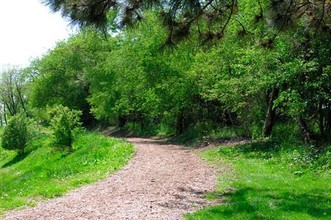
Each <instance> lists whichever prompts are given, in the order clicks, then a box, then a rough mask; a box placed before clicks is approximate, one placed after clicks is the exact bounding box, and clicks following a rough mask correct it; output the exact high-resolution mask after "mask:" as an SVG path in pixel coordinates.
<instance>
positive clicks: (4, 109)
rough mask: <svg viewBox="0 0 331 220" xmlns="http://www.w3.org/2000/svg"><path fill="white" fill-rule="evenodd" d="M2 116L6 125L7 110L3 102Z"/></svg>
mask: <svg viewBox="0 0 331 220" xmlns="http://www.w3.org/2000/svg"><path fill="white" fill-rule="evenodd" d="M3 117H4V119H5V124H6V125H7V111H6V105H5V104H3Z"/></svg>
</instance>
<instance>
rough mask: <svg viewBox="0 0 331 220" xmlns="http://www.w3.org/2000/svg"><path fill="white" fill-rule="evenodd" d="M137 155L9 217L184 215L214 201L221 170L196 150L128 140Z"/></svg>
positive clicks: (106, 217)
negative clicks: (108, 173)
mask: <svg viewBox="0 0 331 220" xmlns="http://www.w3.org/2000/svg"><path fill="white" fill-rule="evenodd" d="M127 140H128V141H129V142H131V143H132V144H134V145H135V146H136V154H135V156H134V157H133V159H132V160H131V161H130V162H129V163H128V164H127V165H126V166H125V167H123V168H122V169H121V170H120V171H119V172H117V173H115V174H113V175H111V176H110V177H108V178H106V179H104V180H102V181H100V182H98V183H95V184H92V185H87V186H84V187H81V188H79V189H77V190H74V191H72V192H70V193H68V194H67V195H65V196H63V197H59V198H56V199H51V200H48V201H45V202H43V203H41V204H39V205H37V206H36V207H33V208H25V209H22V210H17V211H13V212H10V213H7V215H5V216H4V217H5V219H29V220H30V219H158V220H159V219H182V218H183V215H184V214H185V213H188V212H192V211H195V210H197V209H200V208H202V207H204V206H207V205H211V202H210V201H208V200H206V199H205V198H204V195H205V194H206V193H208V192H211V191H213V190H214V188H215V184H216V172H215V171H214V170H213V169H212V168H211V166H209V165H207V164H206V162H204V161H203V160H201V159H200V158H199V157H198V156H197V154H196V152H195V151H194V150H192V149H189V148H185V147H183V146H177V145H171V144H166V143H164V142H161V141H156V140H150V139H141V138H128V139H127Z"/></svg>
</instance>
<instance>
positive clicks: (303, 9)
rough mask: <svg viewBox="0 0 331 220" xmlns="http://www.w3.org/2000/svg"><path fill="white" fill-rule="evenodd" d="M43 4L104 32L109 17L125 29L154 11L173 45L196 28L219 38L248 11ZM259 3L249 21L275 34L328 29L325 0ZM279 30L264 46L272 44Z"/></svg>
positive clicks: (232, 1) (208, 6) (197, 4)
mask: <svg viewBox="0 0 331 220" xmlns="http://www.w3.org/2000/svg"><path fill="white" fill-rule="evenodd" d="M44 3H45V4H46V5H48V6H49V7H50V8H51V9H52V10H53V11H60V12H61V13H62V15H63V16H64V17H69V18H70V19H71V21H72V23H74V24H79V25H80V26H85V25H94V26H96V27H97V28H99V29H103V30H107V26H108V25H109V20H108V18H109V17H112V20H111V22H113V23H114V22H116V21H120V26H123V25H124V26H125V25H128V24H132V23H133V22H134V21H139V20H141V19H142V18H143V17H144V13H143V12H144V10H145V9H151V10H155V11H158V12H159V13H160V16H161V17H162V18H163V20H164V24H165V25H166V26H167V28H168V39H167V43H176V42H177V41H178V40H181V39H183V38H185V37H187V36H188V35H189V34H190V30H192V29H194V27H195V26H196V25H198V26H199V28H198V29H197V32H198V33H199V34H200V35H201V37H202V38H204V40H212V39H221V38H223V36H224V34H225V30H226V28H227V26H228V25H229V23H231V22H232V20H235V18H234V17H235V16H236V15H237V14H242V11H244V12H247V11H245V6H243V4H242V1H240V0H208V1H199V0H185V1H184V0H166V1H159V0H157V1H156V0H153V1H152V0H140V1H139V0H137V1H132V0H126V1H116V0H102V1H94V0H84V1H83V0H72V1H65V0H45V1H44ZM258 4H259V6H260V10H259V11H257V12H256V13H254V14H252V15H251V19H252V20H255V22H256V23H258V22H260V21H263V20H265V21H268V22H269V23H270V22H271V23H272V25H273V26H274V27H276V29H277V30H278V31H283V30H286V29H288V28H295V26H296V24H297V23H298V22H300V20H305V21H306V23H307V26H306V27H307V29H312V30H315V31H316V30H317V31H319V30H322V29H330V25H331V16H330V14H331V13H330V10H331V4H330V2H329V1H327V0H320V1H302V0H284V1H278V0H270V1H267V0H259V1H258ZM248 13H250V12H248ZM109 14H111V15H114V14H115V15H114V16H108V15H109ZM242 28H243V29H242V31H245V28H244V27H242ZM278 31H276V33H275V34H274V36H273V37H271V38H269V39H268V40H267V41H266V44H272V43H273V39H274V37H275V36H276V35H277V33H279V32H278Z"/></svg>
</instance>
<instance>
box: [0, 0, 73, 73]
mask: <svg viewBox="0 0 331 220" xmlns="http://www.w3.org/2000/svg"><path fill="white" fill-rule="evenodd" d="M73 33H74V30H73V29H72V28H71V26H70V25H69V22H68V21H66V20H65V19H64V18H62V17H61V15H60V14H59V13H55V14H54V13H52V12H50V9H49V8H48V7H47V6H44V5H43V4H42V3H41V0H0V68H2V67H4V66H6V65H14V66H20V67H24V66H28V65H29V63H30V61H31V59H33V58H36V57H41V56H42V55H43V54H45V53H46V52H47V51H48V50H49V49H52V48H54V46H55V45H56V42H58V41H60V40H64V39H67V38H68V37H69V36H70V34H73Z"/></svg>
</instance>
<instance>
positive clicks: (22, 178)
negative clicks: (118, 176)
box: [0, 132, 134, 214]
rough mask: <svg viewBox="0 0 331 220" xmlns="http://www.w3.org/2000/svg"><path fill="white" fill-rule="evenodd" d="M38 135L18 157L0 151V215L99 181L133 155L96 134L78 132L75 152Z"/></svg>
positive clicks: (125, 146) (130, 149)
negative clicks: (57, 145) (66, 150)
mask: <svg viewBox="0 0 331 220" xmlns="http://www.w3.org/2000/svg"><path fill="white" fill-rule="evenodd" d="M50 143H51V141H50V138H49V136H47V135H42V136H39V137H38V138H37V139H35V140H34V141H33V142H32V143H30V144H29V146H28V148H27V153H25V154H24V155H21V156H18V155H16V153H15V152H13V151H6V150H4V149H1V148H0V201H1V202H0V214H3V213H4V212H5V211H8V210H11V209H14V208H17V207H21V206H25V205H29V206H33V205H35V204H36V203H38V202H39V201H40V200H42V199H45V198H52V197H56V196H61V195H63V194H64V193H66V192H68V190H70V189H73V188H77V187H78V186H81V185H83V184H87V183H91V182H95V181H97V180H100V179H102V178H104V177H106V176H108V175H109V174H111V173H113V172H114V171H116V170H118V169H119V168H121V167H122V166H123V165H125V164H126V162H127V161H128V160H129V159H130V158H131V156H132V155H133V151H134V149H133V146H132V145H130V144H128V143H125V142H123V141H121V140H117V139H111V138H107V137H103V136H101V135H99V134H96V133H85V132H83V133H81V134H80V135H79V136H78V137H77V140H76V141H75V142H74V146H73V147H74V152H72V153H66V152H63V151H60V150H58V149H55V148H53V147H51V146H50V145H51V144H50Z"/></svg>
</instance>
